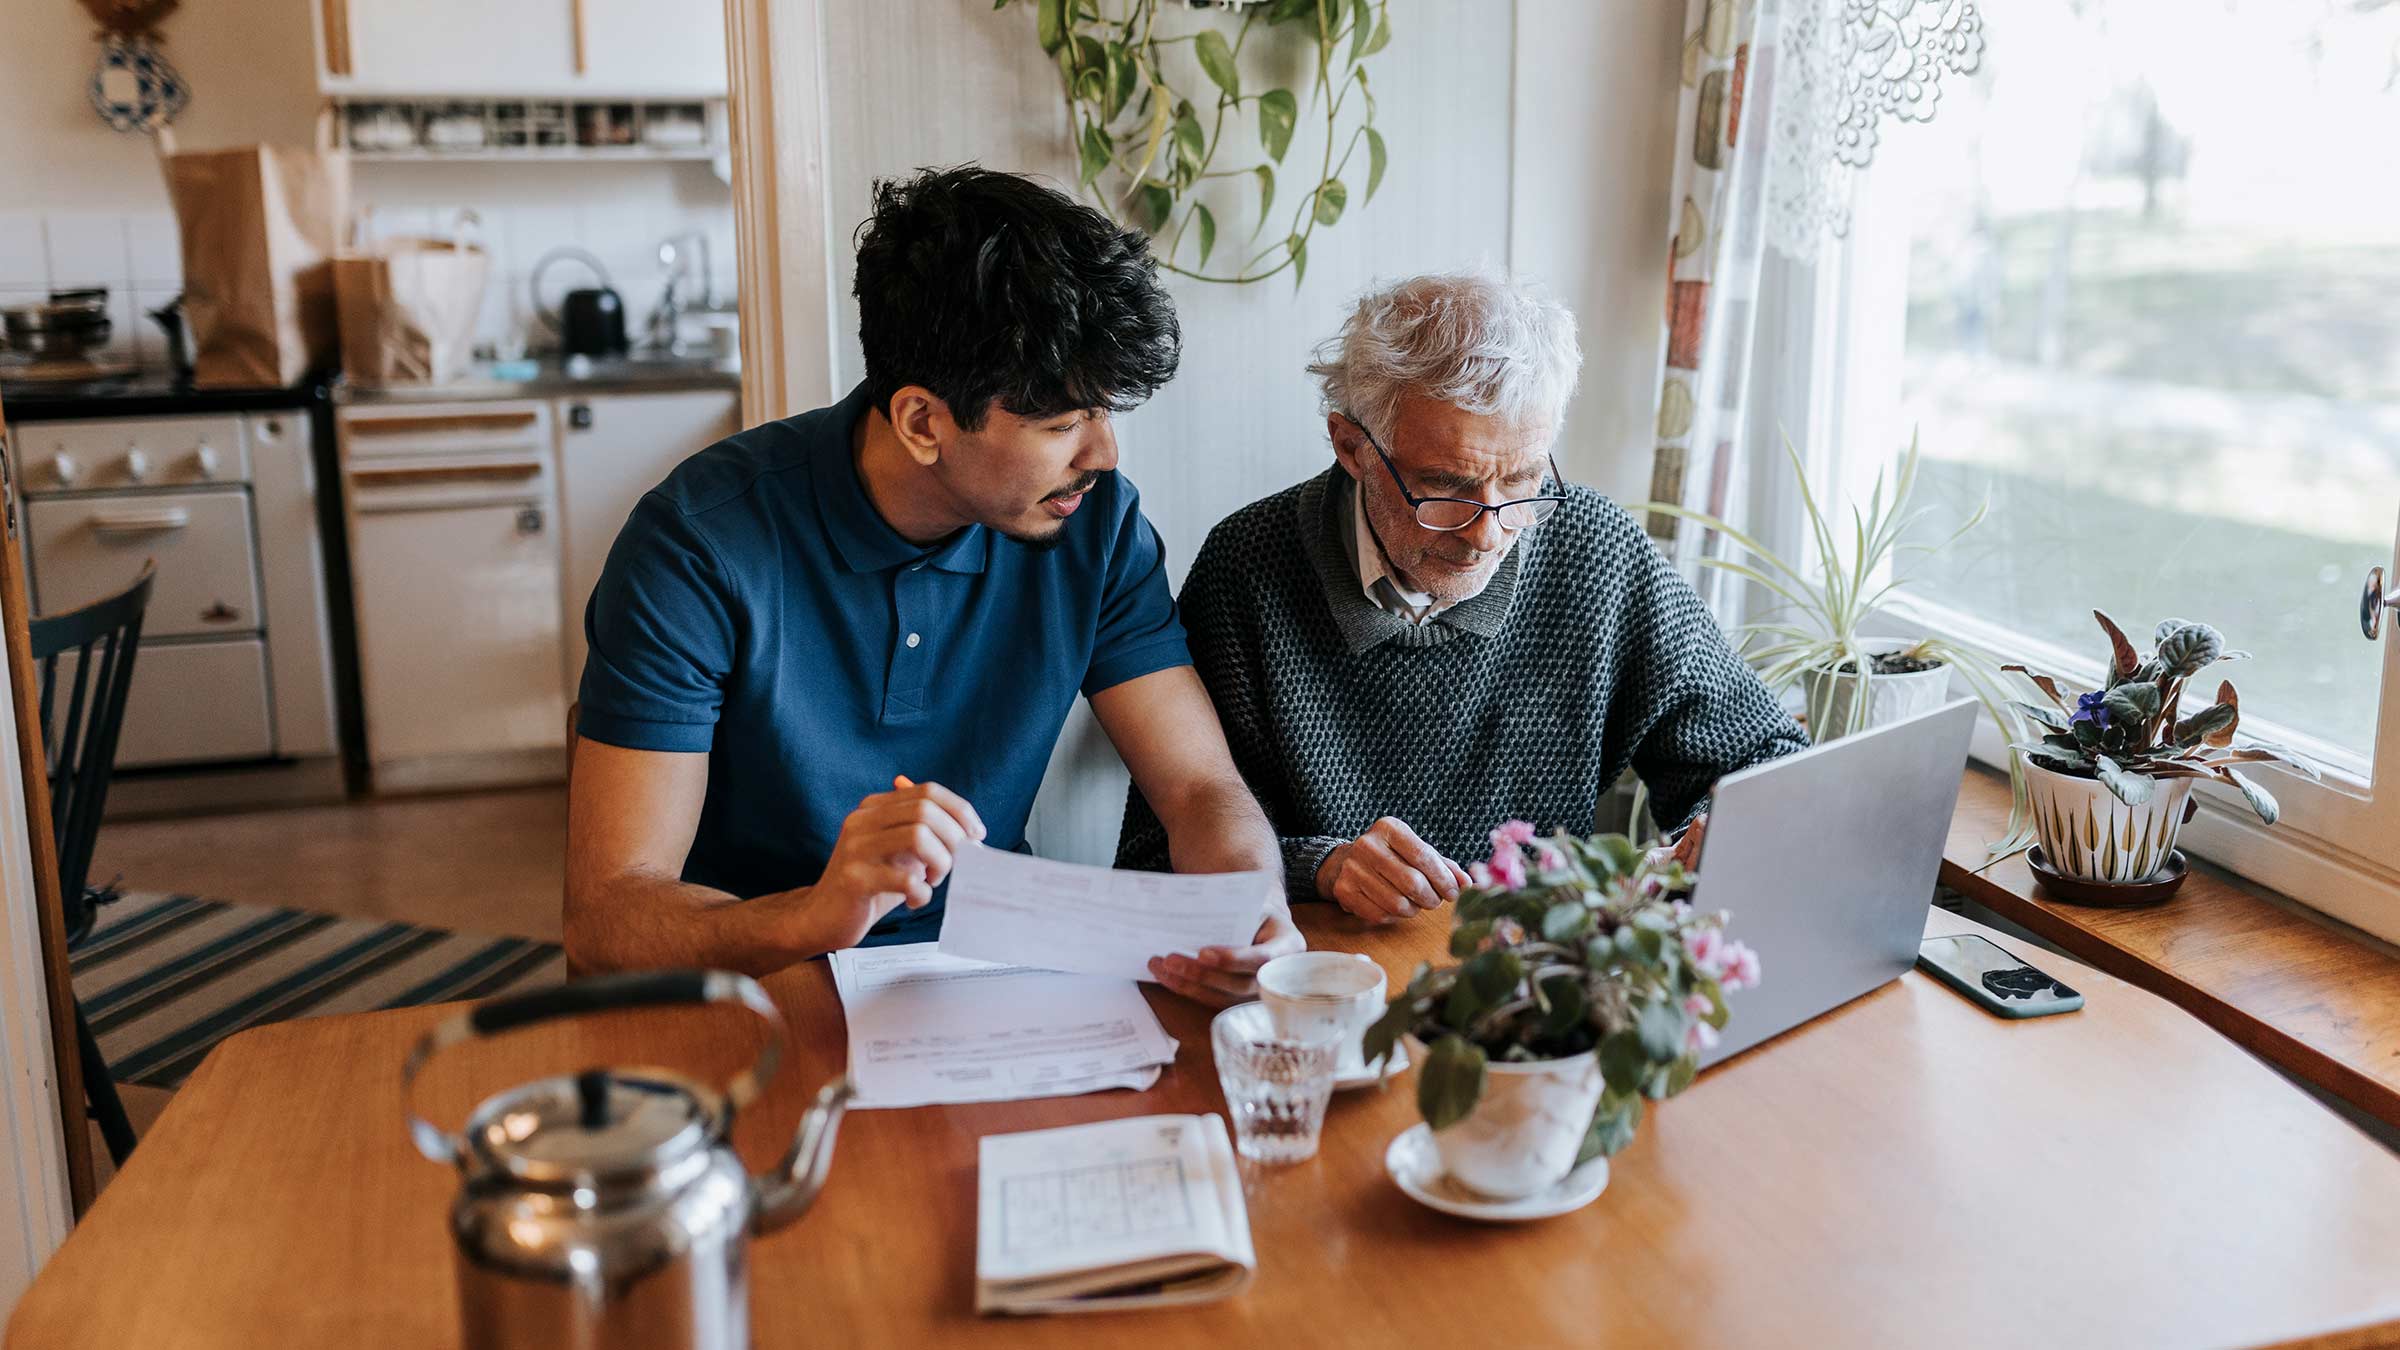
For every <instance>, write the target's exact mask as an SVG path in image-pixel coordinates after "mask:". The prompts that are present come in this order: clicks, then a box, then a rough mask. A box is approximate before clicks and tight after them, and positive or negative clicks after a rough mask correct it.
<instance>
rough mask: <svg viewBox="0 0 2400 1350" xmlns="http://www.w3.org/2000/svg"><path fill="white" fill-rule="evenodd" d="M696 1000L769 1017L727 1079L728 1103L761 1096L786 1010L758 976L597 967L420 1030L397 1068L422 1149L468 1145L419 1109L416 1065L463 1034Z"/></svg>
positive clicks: (447, 1155)
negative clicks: (756, 1043) (743, 1062)
mask: <svg viewBox="0 0 2400 1350" xmlns="http://www.w3.org/2000/svg"><path fill="white" fill-rule="evenodd" d="M695 1003H739V1004H741V1005H742V1006H743V1007H746V1008H748V1009H749V1010H750V1011H752V1012H754V1013H757V1014H758V1015H759V1016H760V1017H763V1018H765V1019H766V1022H767V1026H768V1028H769V1029H770V1034H769V1036H768V1037H767V1044H766V1048H764V1049H762V1050H760V1051H759V1052H758V1060H757V1062H756V1063H753V1064H752V1065H751V1066H750V1067H749V1068H747V1069H744V1070H742V1071H741V1072H740V1073H737V1074H735V1075H734V1076H733V1078H732V1080H731V1081H729V1082H728V1083H726V1085H725V1101H726V1104H727V1107H728V1108H729V1109H734V1110H738V1109H740V1108H741V1107H744V1106H748V1105H749V1104H750V1103H751V1102H753V1101H755V1100H757V1098H758V1090H759V1085H760V1084H762V1083H764V1082H765V1081H766V1080H767V1079H768V1078H769V1077H770V1076H772V1075H773V1074H774V1072H775V1065H776V1063H777V1062H778V1061H779V1060H780V1059H781V1058H782V1057H783V1014H782V1013H781V1012H779V1011H778V1010H777V1009H776V1007H775V1004H774V1002H773V1000H771V999H769V998H768V997H767V991H766V990H764V989H761V988H760V987H759V985H758V981H756V980H754V979H751V978H750V977H749V976H747V975H736V974H734V973H733V972H731V971H726V970H643V971H628V972H626V973H623V974H617V975H596V976H593V977H592V978H590V979H585V980H575V981H572V982H570V983H567V984H562V985H560V986H558V987H557V988H555V989H539V990H535V991H533V992H532V993H526V994H511V995H509V996H508V997H506V998H495V999H487V1000H485V1001H484V1002H482V1003H478V1004H476V1005H475V1006H474V1007H472V1008H469V1009H467V1010H466V1011H465V1012H462V1013H460V1014H458V1015H457V1016H455V1017H452V1018H449V1019H447V1020H445V1021H443V1022H442V1023H441V1024H440V1025H438V1026H436V1027H434V1028H433V1029H432V1030H431V1031H428V1032H426V1033H425V1034H424V1035H423V1036H422V1037H419V1038H418V1040H417V1043H416V1045H415V1046H414V1047H413V1048H411V1049H410V1050H409V1052H408V1063H407V1065H406V1067H404V1068H403V1069H402V1070H401V1074H400V1101H401V1110H403V1111H404V1112H406V1113H407V1116H408V1132H409V1136H410V1137H411V1138H412V1139H414V1140H415V1141H416V1145H417V1151H418V1152H419V1153H422V1154H424V1155H425V1156H426V1157H428V1158H431V1159H432V1160H434V1161H435V1162H437V1163H453V1162H456V1161H458V1158H459V1155H460V1154H462V1153H463V1152H465V1150H466V1141H465V1140H464V1139H462V1138H460V1137H459V1136H458V1135H456V1134H453V1133H451V1132H449V1131H446V1130H443V1129H441V1128H440V1127H438V1126H436V1125H435V1124H434V1123H433V1122H431V1121H429V1120H427V1119H425V1117H423V1116H422V1115H419V1114H418V1113H417V1105H416V1081H417V1071H418V1070H420V1069H422V1068H424V1067H425V1061H427V1060H429V1059H431V1058H433V1056H434V1055H435V1054H436V1053H437V1052H439V1051H441V1050H444V1049H447V1048H449V1047H450V1046H453V1045H456V1044H458V1043H459V1042H461V1041H471V1040H476V1039H479V1038H481V1037H485V1036H497V1035H499V1034H501V1033H503V1032H508V1031H514V1030H516V1029H518V1028H520V1027H529V1026H532V1025H534V1024H536V1023H539V1022H549V1021H555V1020H557V1019H559V1018H562V1017H578V1016H581V1015H583V1014H585V1013H592V1012H606V1011H611V1010H614V1009H618V1008H653V1007H665V1006H673V1005H685V1004H695Z"/></svg>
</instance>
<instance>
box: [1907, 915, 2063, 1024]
mask: <svg viewBox="0 0 2400 1350" xmlns="http://www.w3.org/2000/svg"><path fill="white" fill-rule="evenodd" d="M1917 964H1918V965H1919V966H1922V967H1924V969H1925V971H1926V972H1927V973H1928V974H1930V975H1932V976H1933V977H1934V978H1935V979H1937V980H1940V981H1941V982H1942V983H1944V984H1946V985H1949V986H1950V987H1951V988H1953V989H1955V990H1957V991H1958V992H1960V993H1962V994H1964V995H1966V996H1967V997H1968V998H1970V999H1973V1000H1974V1001H1975V1002H1977V1003H1980V1004H1982V1005H1983V1007H1984V1010H1985V1011H1986V1012H1990V1013H1993V1014H1996V1015H1998V1016H2001V1017H2047V1016H2049V1015H2050V1014H2052V1013H2066V1012H2073V1011H2075V1010H2076V1009H2077V1008H2080V1007H2082V1006H2083V995H2081V994H2078V993H2076V992H2075V991H2074V990H2072V989H2069V988H2068V987H2066V986H2065V985H2063V984H2060V983H2059V982H2058V981H2057V980H2054V979H2052V978H2050V977H2049V976H2048V975H2046V974H2043V973H2042V972H2041V971H2039V970H2036V969H2034V968H2033V967H2032V966H2031V965H2029V964H2027V963H2026V962H2025V961H2023V960H2021V959H2019V958H2018V957H2017V956H2016V955H2015V954H2013V953H2011V952H2010V951H2009V950H2008V949H2007V948H2005V947H2002V946H2001V945H2000V944H1999V943H1997V942H1994V941H1992V940H1991V939H1989V938H1986V937H1981V936H1979V935H1977V934H1974V933H1959V934H1954V935H1952V936H1949V937H1936V938H1927V939H1925V941H1924V943H1923V945H1921V946H1919V947H1918V948H1917Z"/></svg>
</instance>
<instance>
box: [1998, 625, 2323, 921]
mask: <svg viewBox="0 0 2400 1350" xmlns="http://www.w3.org/2000/svg"><path fill="white" fill-rule="evenodd" d="M2092 617H2093V618H2095V619H2097V620H2099V621H2100V628H2101V631H2103V632H2105V633H2106V634H2107V635H2108V642H2109V657H2108V678H2107V681H2106V682H2105V683H2104V684H2102V685H2101V687H2100V688H2099V689H2097V690H2093V691H2091V692H2088V693H2082V694H2077V695H2075V696H2074V698H2073V699H2072V700H2070V699H2069V697H2068V695H2067V692H2066V690H2065V688H2064V687H2062V685H2061V682H2060V681H2059V680H2057V679H2056V678H2054V677H2052V676H2049V675H2037V674H2034V673H2033V672H2032V671H2030V670H2027V669H2026V668H2025V667H2023V666H2017V665H2010V666H2003V667H2001V669H2003V670H2007V671H2014V672H2016V673H2019V674H2022V675H2024V676H2025V677H2026V678H2028V679H2030V680H2031V681H2032V682H2033V683H2034V685H2035V686H2036V687H2037V688H2039V689H2040V690H2041V691H2042V694H2043V695H2044V697H2046V698H2047V699H2048V700H2049V706H2047V707H2043V706H2041V705H2038V704H2032V703H2020V704H2018V705H2017V710H2018V711H2019V712H2021V713H2023V714H2024V715H2025V716H2026V717H2027V718H2028V719H2030V720H2031V721H2032V723H2033V724H2034V725H2035V726H2038V727H2039V728H2041V730H2042V732H2043V735H2042V737H2041V739H2039V740H2037V741H2026V742H2020V743H2018V744H2017V745H2015V746H2014V747H2013V748H2014V749H2015V750H2016V752H2017V753H2018V754H2019V755H2021V756H2023V757H2024V760H2025V763H2026V765H2027V769H2028V773H2029V774H2030V787H2031V789H2032V808H2033V824H2034V830H2035V833H2036V834H2038V835H2039V836H2040V838H2041V853H2040V856H2039V857H2038V858H2036V859H2035V860H2034V863H2035V871H2036V872H2037V873H2040V872H2042V871H2043V870H2044V869H2045V868H2046V869H2048V870H2050V871H2053V872H2055V873H2057V874H2058V875H2060V876H2063V877H2066V878H2068V879H2069V880H2070V881H2072V882H2076V883H2082V884H2084V885H2087V886H2093V885H2096V886H2111V885H2115V886H2126V885H2140V884H2142V883H2146V882H2150V881H2151V880H2152V879H2153V878H2154V877H2156V876H2157V875H2158V874H2160V873H2161V872H2163V871H2165V870H2166V869H2168V867H2169V865H2170V863H2171V862H2172V861H2173V860H2174V858H2175V840H2176V837H2177V836H2178V835H2179V834H2180V833H2181V831H2182V829H2183V825H2184V822H2185V821H2186V820H2187V819H2189V818H2190V803H2189V798H2190V795H2191V790H2192V784H2193V783H2194V782H2197V781H2200V780H2203V779H2206V780H2210V781H2213V782H2219V783H2223V784H2225V785H2227V786H2228V787H2232V788H2234V789H2236V790H2238V791H2239V792H2240V793H2241V794H2242V796H2243V798H2244V799H2246V800H2247V801H2248V802H2249V803H2250V808H2251V809H2252V810H2254V811H2256V812H2257V813H2258V818H2259V819H2260V820H2262V821H2265V822H2266V823H2267V824H2269V825H2272V824H2274V823H2275V818H2276V815H2277V807H2276V804H2275V797H2274V794H2272V793H2270V792H2268V791H2267V789H2266V788H2265V787H2263V786H2261V785H2260V784H2259V783H2258V782H2257V781H2256V780H2254V779H2252V778H2251V777H2249V776H2248V775H2247V774H2244V773H2242V772H2241V771H2240V770H2239V769H2237V768H2236V767H2234V766H2236V765H2242V764H2281V765H2284V766H2286V767H2288V768H2291V769H2293V770H2295V771H2297V772H2299V773H2302V774H2306V775H2307V776H2309V777H2311V778H2315V777H2318V776H2319V775H2318V773H2317V770H2316V769H2315V768H2314V767H2313V766H2312V765H2310V764H2309V763H2307V762H2306V761H2305V760H2303V759H2301V758H2300V757H2299V756H2298V755H2297V754H2295V753H2293V752H2292V751H2290V750H2287V749H2285V748H2283V747H2281V746H2276V745H2269V744H2266V743H2264V742H2260V741H2255V740H2253V741H2251V742H2250V743H2248V744H2245V745H2242V746H2240V747H2236V746H2235V745H2234V743H2233V739H2234V733H2235V731H2236V729H2237V728H2238V727H2239V726H2240V725H2241V700H2240V698H2239V696H2238V695H2236V694H2235V692H2234V688H2233V684H2232V682H2231V681H2222V682H2220V683H2219V684H2218V685H2217V697H2216V701H2215V702H2214V703H2212V704H2210V705H2209V706H2208V707H2206V708H2203V709H2201V710H2200V711H2198V712H2196V713H2193V714H2192V715H2191V716H2189V717H2182V716H2179V713H2180V709H2181V703H2182V696H2183V689H2184V685H2185V683H2186V682H2188V681H2189V680H2190V679H2191V678H2192V677H2193V676H2195V675H2197V674H2199V673H2200V672H2201V671H2202V670H2204V669H2206V668H2207V667H2209V666H2212V665H2215V664H2216V663H2217V662H2219V661H2238V660H2242V659H2244V658H2246V657H2248V656H2249V653H2248V652H2239V651H2228V650H2226V647H2225V639H2224V637H2223V636H2222V635H2220V634H2219V633H2218V632H2217V630H2216V629H2214V628H2211V627H2210V626H2208V625H2207V624H2204V623H2194V622H2191V621H2188V620H2184V619H2168V620H2166V621H2165V622H2163V623H2161V624H2159V626H2158V629H2157V632H2156V634H2155V636H2154V637H2153V638H2152V641H2153V643H2154V644H2155V648H2156V649H2155V650H2154V651H2152V652H2151V653H2150V654H2149V655H2148V656H2143V655H2141V654H2140V653H2138V652H2136V651H2135V650H2134V647H2133V643H2132V642H2130V641H2128V640H2127V639H2126V637H2125V632H2124V630H2123V629H2121V628H2119V627H2117V625H2116V623H2115V622H2114V621H2113V620H2111V619H2110V618H2109V617H2108V616H2107V615H2106V614H2103V613H2101V612H2100V611H2098V610H2094V611H2092ZM2170 889H2171V888H2170Z"/></svg>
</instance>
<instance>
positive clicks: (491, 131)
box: [330, 95, 730, 164]
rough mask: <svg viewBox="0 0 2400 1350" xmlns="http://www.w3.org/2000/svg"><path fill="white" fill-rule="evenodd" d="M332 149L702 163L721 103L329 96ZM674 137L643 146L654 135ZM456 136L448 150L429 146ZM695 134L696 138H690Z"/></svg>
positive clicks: (466, 159)
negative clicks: (668, 131) (666, 128)
mask: <svg viewBox="0 0 2400 1350" xmlns="http://www.w3.org/2000/svg"><path fill="white" fill-rule="evenodd" d="M330 102H331V103H332V105H333V110H334V118H333V124H334V143H335V145H336V146H338V147H339V148H341V149H343V150H345V151H347V152H349V154H350V155H351V156H352V157H353V158H355V159H359V160H372V161H387V162H407V163H433V162H447V163H477V162H484V163H494V162H506V163H511V164H522V163H530V162H535V161H541V160H556V161H560V162H562V163H577V164H592V163H608V162H617V163H675V162H707V161H711V160H716V159H719V158H720V157H722V156H724V155H725V154H726V153H727V150H728V145H729V140H730V136H729V123H728V120H727V116H726V109H725V100H723V99H712V98H639V99H637V98H604V97H594V98H528V97H523V96H511V97H450V96H429V95H419V96H413V97H377V98H367V97H355V96H337V97H335V98H333V99H331V100H330ZM661 123H671V124H673V125H674V126H676V127H677V128H678V130H679V132H680V134H679V135H677V136H676V137H674V138H671V139H657V140H654V139H652V135H651V133H652V131H653V129H654V127H656V126H657V125H659V124H661ZM446 134H448V135H459V136H461V137H462V139H461V140H460V141H459V142H457V143H456V144H454V145H451V146H444V145H442V144H440V143H439V141H440V140H441V138H442V137H443V136H444V135H446ZM694 135H697V137H698V139H696V140H695V139H691V137H692V136H694Z"/></svg>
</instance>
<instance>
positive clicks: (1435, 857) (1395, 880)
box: [1317, 816, 1467, 923]
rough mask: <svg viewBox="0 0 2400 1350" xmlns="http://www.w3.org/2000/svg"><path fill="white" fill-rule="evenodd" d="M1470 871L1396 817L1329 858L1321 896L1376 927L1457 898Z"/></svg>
mask: <svg viewBox="0 0 2400 1350" xmlns="http://www.w3.org/2000/svg"><path fill="white" fill-rule="evenodd" d="M1466 884H1467V873H1466V869H1465V868H1463V867H1460V866H1459V865H1458V864H1457V863H1454V862H1452V861H1450V860H1449V859H1448V858H1445V857H1443V856H1442V855H1441V854H1440V853H1438V852H1436V851H1434V848H1433V846H1432V845H1430V844H1428V843H1426V842H1425V841H1424V840H1422V839H1420V838H1418V837H1417V832H1416V831H1415V830H1412V829H1410V828H1409V827H1408V825H1407V824H1406V823H1405V822H1403V821H1400V820H1397V819H1395V818H1393V817H1391V816H1385V817H1384V818H1383V819H1381V820H1378V821H1376V822H1375V823H1374V824H1372V825H1370V826H1368V827H1367V832H1366V833H1365V834H1362V835H1360V836H1359V837H1358V838H1356V839H1353V840H1351V841H1350V842H1349V843H1346V844H1343V845H1340V846H1339V847H1337V848H1335V849H1334V850H1333V852H1331V853H1328V854H1326V855H1325V861H1324V862H1322V863H1320V864H1318V866H1317V894H1318V895H1320V896H1323V897H1324V898H1326V899H1328V900H1331V901H1333V902H1335V903H1336V904H1339V905H1340V906H1341V907H1342V908H1344V909H1346V910H1348V911H1350V912H1351V913H1353V914H1355V915H1357V916H1358V917H1360V918H1362V919H1365V920H1367V921H1369V922H1371V923H1388V922H1390V921H1391V920H1394V919H1406V918H1412V917H1414V916H1416V915H1418V914H1422V913H1424V912H1425V911H1427V910H1429V909H1438V908H1440V907H1441V906H1442V905H1444V904H1446V903H1448V902H1449V901H1452V900H1456V899H1457V898H1458V891H1459V888H1460V887H1462V886H1464V885H1466Z"/></svg>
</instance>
